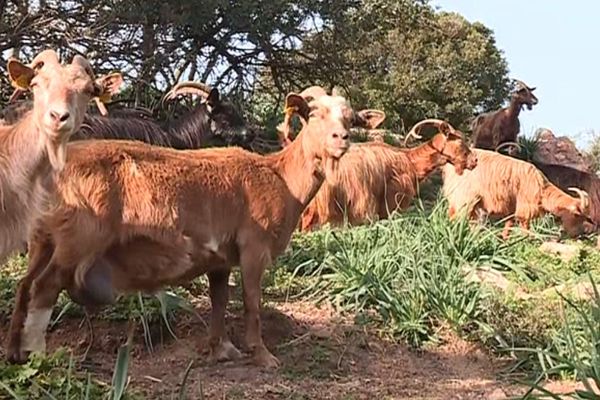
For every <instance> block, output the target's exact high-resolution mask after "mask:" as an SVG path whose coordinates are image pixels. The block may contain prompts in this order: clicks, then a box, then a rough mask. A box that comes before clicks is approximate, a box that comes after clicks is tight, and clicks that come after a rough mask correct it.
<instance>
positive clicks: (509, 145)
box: [494, 142, 522, 152]
mask: <svg viewBox="0 0 600 400" xmlns="http://www.w3.org/2000/svg"><path fill="white" fill-rule="evenodd" d="M504 147H516V148H517V150H519V151H521V149H522V148H521V145H520V144H519V143H517V142H504V143H502V144H500V145H498V147H496V148H495V149H494V151H495V152H499V151H500V149H502V148H504Z"/></svg>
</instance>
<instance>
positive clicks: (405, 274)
mask: <svg viewBox="0 0 600 400" xmlns="http://www.w3.org/2000/svg"><path fill="white" fill-rule="evenodd" d="M312 235H315V236H313V237H314V238H315V246H316V248H317V254H323V253H322V249H323V248H327V252H326V253H325V255H324V257H321V256H318V257H317V258H313V259H311V260H308V259H306V260H305V261H303V262H301V263H299V266H298V267H297V268H296V271H295V274H296V275H309V276H312V277H315V279H316V283H315V284H314V285H313V286H312V287H310V288H308V289H307V291H308V292H312V293H313V294H315V295H316V296H317V298H318V299H320V300H323V299H330V300H331V301H332V302H333V303H334V304H336V305H337V306H338V307H339V308H340V309H343V310H346V311H352V312H354V313H357V314H364V315H371V312H372V311H374V312H376V315H377V316H376V319H377V320H379V321H380V322H381V323H383V324H384V325H385V326H387V327H388V328H389V329H390V331H391V332H392V333H393V334H394V335H398V336H400V337H403V338H405V339H406V340H407V341H408V342H410V343H411V344H413V345H416V346H418V345H420V344H421V343H422V342H423V341H425V340H428V339H430V336H431V335H432V334H433V331H434V328H435V326H437V324H439V322H445V323H448V324H450V325H451V326H454V327H456V328H457V329H458V330H460V329H463V328H468V326H469V325H470V324H471V323H474V322H476V321H478V315H479V312H480V310H479V304H480V301H481V299H482V297H483V293H482V292H481V290H480V288H479V287H478V286H477V285H475V284H473V283H469V282H467V281H466V280H465V277H464V275H465V273H464V269H465V268H468V266H469V265H471V264H473V265H477V264H482V263H486V264H489V265H497V266H498V268H503V266H504V264H505V263H506V260H504V259H503V258H502V257H501V253H502V252H503V251H505V247H504V246H505V245H504V244H503V243H502V242H501V241H500V240H499V239H498V238H497V236H496V232H494V231H493V230H487V229H475V230H471V229H470V227H469V224H468V223H467V222H466V221H464V220H457V221H454V222H448V221H447V219H446V216H445V210H444V208H443V207H437V208H436V209H435V210H434V211H433V212H432V213H431V214H427V213H425V212H423V211H418V212H416V213H410V214H403V215H400V216H398V217H397V218H394V219H392V220H387V221H382V222H379V223H377V224H375V225H373V226H369V227H358V228H354V229H352V230H336V231H325V232H320V233H315V234H312ZM309 252H310V250H309V249H308V248H307V247H306V245H304V246H300V248H299V249H298V250H297V251H296V252H292V255H291V256H290V257H291V258H292V259H296V260H302V259H303V258H305V257H307V255H308V253H309Z"/></svg>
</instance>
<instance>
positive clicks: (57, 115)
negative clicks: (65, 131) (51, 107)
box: [50, 111, 71, 122]
mask: <svg viewBox="0 0 600 400" xmlns="http://www.w3.org/2000/svg"><path fill="white" fill-rule="evenodd" d="M70 116H71V114H70V113H69V112H68V111H50V117H52V120H54V121H55V122H65V121H66V120H68V119H69V117H70Z"/></svg>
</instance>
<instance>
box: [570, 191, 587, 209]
mask: <svg viewBox="0 0 600 400" xmlns="http://www.w3.org/2000/svg"><path fill="white" fill-rule="evenodd" d="M569 190H570V191H571V192H573V193H577V195H578V196H579V200H580V205H581V209H582V210H586V209H587V208H588V207H589V206H590V195H589V194H588V193H587V192H586V191H585V190H581V189H579V188H576V187H570V188H569Z"/></svg>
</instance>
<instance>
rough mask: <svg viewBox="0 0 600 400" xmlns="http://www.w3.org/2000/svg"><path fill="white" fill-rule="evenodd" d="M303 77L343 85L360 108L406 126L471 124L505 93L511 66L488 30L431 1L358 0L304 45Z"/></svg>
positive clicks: (395, 126)
mask: <svg viewBox="0 0 600 400" xmlns="http://www.w3.org/2000/svg"><path fill="white" fill-rule="evenodd" d="M303 50H304V51H305V52H306V53H308V54H310V55H311V56H312V58H310V57H309V58H308V59H307V58H306V57H302V58H299V60H298V62H299V63H300V65H301V67H299V68H303V70H304V71H306V75H303V76H302V77H303V79H304V81H306V82H317V83H322V84H325V85H326V86H331V85H340V86H342V87H344V88H346V89H347V90H348V93H349V95H350V98H351V99H352V101H353V102H355V103H356V104H357V105H359V106H362V107H369V108H380V109H383V110H385V111H386V114H387V122H386V126H388V127H389V128H390V129H392V130H393V131H395V132H402V131H406V130H407V128H410V126H412V125H413V124H414V123H415V122H417V121H419V120H421V119H424V118H433V117H437V118H444V119H448V120H449V121H450V122H451V123H452V124H454V125H455V126H457V127H462V128H466V122H467V120H468V119H469V118H471V117H472V115H473V113H474V112H477V111H481V110H489V109H495V108H497V107H499V106H500V105H501V104H502V103H503V101H504V100H505V99H506V97H507V95H508V79H507V64H506V61H505V59H504V56H503V55H502V53H501V51H499V50H498V49H497V48H496V44H495V39H494V37H493V33H492V31H491V30H489V29H488V28H486V27H485V26H483V25H482V24H480V23H469V22H468V21H466V20H465V19H464V18H463V17H462V16H460V15H458V14H454V13H436V12H434V10H433V8H432V7H431V6H429V5H428V4H427V2H421V1H390V0H364V1H360V2H356V4H355V6H354V7H349V8H348V9H347V10H346V11H345V12H343V13H341V14H340V15H339V16H338V17H337V18H335V19H334V28H332V29H324V30H323V31H322V32H320V33H318V34H315V35H314V36H312V37H310V38H309V39H307V40H305V41H304V42H303Z"/></svg>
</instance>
